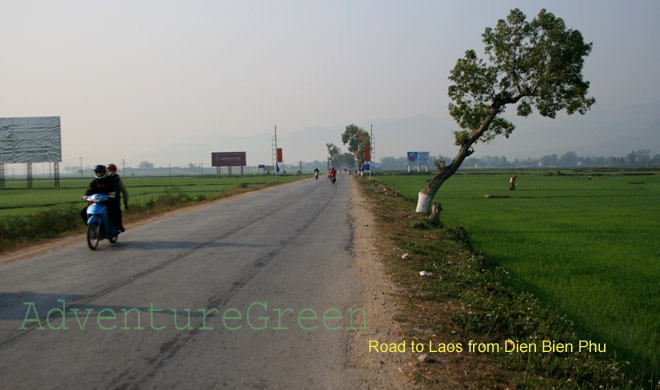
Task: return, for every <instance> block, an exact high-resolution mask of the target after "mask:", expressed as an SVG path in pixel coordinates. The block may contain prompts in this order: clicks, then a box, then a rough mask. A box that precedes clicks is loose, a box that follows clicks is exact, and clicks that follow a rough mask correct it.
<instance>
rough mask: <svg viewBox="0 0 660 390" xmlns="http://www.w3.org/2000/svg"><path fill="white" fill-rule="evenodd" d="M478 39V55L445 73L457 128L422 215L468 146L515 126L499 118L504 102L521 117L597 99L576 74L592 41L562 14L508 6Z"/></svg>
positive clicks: (571, 109) (583, 106) (580, 108)
mask: <svg viewBox="0 0 660 390" xmlns="http://www.w3.org/2000/svg"><path fill="white" fill-rule="evenodd" d="M482 38H483V42H484V45H485V48H484V51H485V59H482V58H479V57H478V56H477V54H476V53H475V52H474V50H468V51H467V52H465V57H463V58H460V59H459V60H458V61H457V62H456V66H454V69H453V70H452V71H451V73H450V76H449V80H451V81H452V82H453V84H452V85H451V86H450V87H449V91H448V94H449V98H450V99H451V102H450V103H449V113H450V114H451V116H452V117H453V118H454V119H455V120H456V122H457V123H458V125H459V127H460V128H461V130H459V131H455V132H454V136H455V140H456V145H457V146H459V152H458V154H457V155H456V157H454V159H453V160H452V162H451V163H450V164H448V165H442V166H440V167H439V170H440V172H439V173H438V174H437V175H436V176H435V177H434V178H433V180H431V182H430V183H429V185H428V186H426V188H424V189H423V190H422V191H421V192H420V193H419V197H418V202H417V212H420V213H427V212H428V209H429V204H430V203H431V200H432V199H433V197H434V196H435V194H436V192H437V191H438V189H439V188H440V186H441V185H442V184H443V183H444V182H445V180H447V179H449V178H450V177H451V176H452V175H453V174H454V173H455V172H456V170H457V169H458V167H460V166H461V163H463V160H465V158H466V157H468V156H469V155H471V154H472V153H474V148H473V146H474V145H476V144H477V143H478V142H489V141H492V140H493V139H494V138H495V137H496V136H498V135H504V136H505V137H506V138H509V135H511V133H512V132H513V130H514V128H515V127H514V125H513V124H512V123H511V122H509V121H508V120H506V119H504V118H502V116H501V114H502V113H504V110H505V108H506V107H507V105H517V114H518V115H519V116H523V117H527V116H528V115H529V114H531V113H532V108H533V107H535V108H536V110H538V112H539V114H541V115H543V116H545V117H550V118H555V116H556V114H557V112H558V111H561V110H563V109H565V110H566V112H567V113H568V114H569V115H571V114H574V113H576V112H579V113H580V114H584V113H586V111H587V110H588V109H589V108H590V107H591V105H592V104H594V103H595V102H596V100H595V99H594V98H588V97H587V91H588V89H589V82H588V81H584V80H583V79H582V66H583V64H584V58H585V57H586V56H588V55H589V53H590V52H591V48H592V44H591V43H585V42H584V40H583V39H582V34H581V33H580V32H579V31H577V30H571V29H567V28H566V25H565V24H564V21H563V20H562V19H561V18H558V17H555V15H553V14H552V13H550V12H547V11H546V10H544V9H543V10H541V12H539V14H538V16H537V17H536V18H534V19H533V20H532V21H531V22H528V21H527V19H526V17H525V14H523V13H522V12H521V11H520V10H519V9H514V10H511V12H510V13H509V16H508V17H507V18H506V20H503V19H500V20H499V21H498V22H497V26H496V27H495V28H486V31H485V32H484V33H483V35H482Z"/></svg>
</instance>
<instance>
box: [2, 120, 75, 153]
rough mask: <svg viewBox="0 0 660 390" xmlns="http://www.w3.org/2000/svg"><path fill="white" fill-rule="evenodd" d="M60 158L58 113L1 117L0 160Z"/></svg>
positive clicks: (60, 142)
mask: <svg viewBox="0 0 660 390" xmlns="http://www.w3.org/2000/svg"><path fill="white" fill-rule="evenodd" d="M61 161H62V140H61V134H60V117H59V116H42V117H27V118H0V163H2V164H13V163H28V162H33V163H37V162H61Z"/></svg>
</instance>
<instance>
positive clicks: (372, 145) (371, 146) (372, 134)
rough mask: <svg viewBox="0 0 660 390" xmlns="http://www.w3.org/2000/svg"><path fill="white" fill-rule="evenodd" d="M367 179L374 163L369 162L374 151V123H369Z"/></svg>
mask: <svg viewBox="0 0 660 390" xmlns="http://www.w3.org/2000/svg"><path fill="white" fill-rule="evenodd" d="M369 147H370V148H371V149H370V150H369V180H371V172H372V171H373V170H374V164H373V163H372V162H371V161H372V159H373V153H374V125H373V124H371V129H370V134H369Z"/></svg>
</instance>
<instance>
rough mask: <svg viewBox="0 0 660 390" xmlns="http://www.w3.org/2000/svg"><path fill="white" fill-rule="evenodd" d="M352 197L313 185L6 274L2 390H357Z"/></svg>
mask: <svg viewBox="0 0 660 390" xmlns="http://www.w3.org/2000/svg"><path fill="white" fill-rule="evenodd" d="M350 187H351V182H350V180H349V178H348V177H347V176H340V177H339V180H338V182H337V184H335V185H332V184H331V183H329V182H328V180H326V179H323V178H322V179H319V180H318V181H315V180H303V181H300V182H296V183H292V184H288V185H285V186H281V187H277V188H273V189H269V190H265V191H260V192H257V193H252V194H249V195H246V196H242V197H240V198H235V199H230V200H227V201H223V202H220V203H215V204H213V205H210V206H208V207H204V208H198V209H195V210H193V211H190V212H187V213H180V214H177V215H175V216H173V217H170V218H167V219H162V220H159V221H156V222H153V223H150V224H145V225H142V226H139V227H134V228H131V227H130V226H129V227H128V228H129V229H128V230H127V232H126V233H125V234H122V235H121V236H120V239H119V243H117V244H116V245H114V246H110V244H109V243H108V241H104V243H103V244H101V245H100V248H99V250H97V251H95V252H92V251H90V250H89V249H88V248H87V247H86V244H85V243H84V242H80V243H77V244H75V245H70V246H67V247H64V248H61V249H59V250H57V251H54V252H51V253H46V254H41V255H38V256H35V257H32V258H29V259H24V260H21V261H17V262H13V263H8V264H5V265H0V378H2V385H1V387H3V388H7V389H28V388H30V389H32V388H58V389H60V388H61V389H73V388H84V389H92V388H99V389H106V388H110V389H125V388H159V389H162V388H165V389H166V388H195V389H208V388H229V389H250V388H254V389H265V388H269V389H270V388H273V389H285V388H286V389H303V388H304V389H309V388H327V389H342V388H352V387H353V386H351V383H354V381H356V380H357V379H358V373H357V372H356V371H355V369H352V368H350V365H349V364H348V362H347V348H348V342H349V334H350V332H351V331H350V330H348V329H347V328H351V327H352V328H359V327H361V326H362V325H363V314H362V312H360V311H359V306H357V305H358V304H359V302H358V297H359V296H360V291H361V290H360V283H359V280H358V278H357V276H356V275H355V272H353V271H354V269H352V267H353V266H354V259H353V256H352V252H351V250H352V241H351V236H352V234H351V231H352V226H351V218H350V216H349V213H348V203H349V196H350ZM54 309H59V310H63V311H64V312H65V314H66V317H64V324H63V323H62V322H63V320H62V318H63V316H62V315H61V313H60V312H59V311H57V310H54ZM159 309H162V310H159ZM304 309H307V310H304ZM49 313H50V316H49ZM351 314H352V316H353V323H352V324H351V322H350V317H351ZM314 315H315V316H316V319H314V318H313V317H314ZM324 315H325V316H326V321H325V323H324V321H323V317H324ZM340 316H341V319H339V317H340ZM248 317H249V322H248ZM223 320H224V321H223ZM367 320H368V313H367ZM63 326H65V327H66V328H67V329H60V328H62V327H63ZM239 327H240V329H236V328H239ZM314 327H316V328H315V329H312V328H314ZM21 328H24V329H21ZM81 328H82V329H81ZM330 328H340V329H337V330H333V329H330Z"/></svg>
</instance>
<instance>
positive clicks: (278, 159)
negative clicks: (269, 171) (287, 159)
mask: <svg viewBox="0 0 660 390" xmlns="http://www.w3.org/2000/svg"><path fill="white" fill-rule="evenodd" d="M277 162H278V163H280V162H284V160H283V159H282V148H277Z"/></svg>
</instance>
